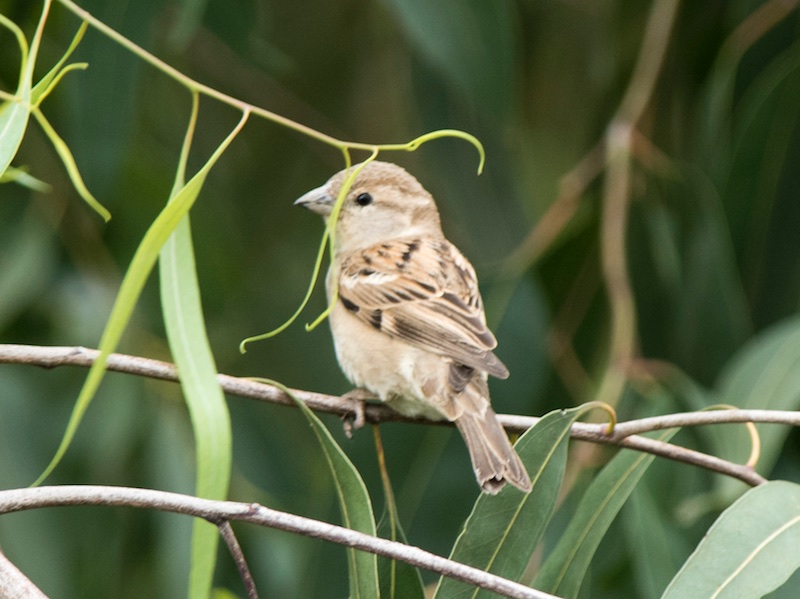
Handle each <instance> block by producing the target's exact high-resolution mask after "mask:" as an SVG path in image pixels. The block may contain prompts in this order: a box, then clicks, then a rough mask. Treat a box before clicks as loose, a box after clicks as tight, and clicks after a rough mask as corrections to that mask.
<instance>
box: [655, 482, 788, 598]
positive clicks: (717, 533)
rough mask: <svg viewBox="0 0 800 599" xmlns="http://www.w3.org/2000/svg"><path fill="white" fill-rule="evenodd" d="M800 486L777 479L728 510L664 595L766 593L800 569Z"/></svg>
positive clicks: (755, 595) (720, 596)
mask: <svg viewBox="0 0 800 599" xmlns="http://www.w3.org/2000/svg"><path fill="white" fill-rule="evenodd" d="M798 547H800V485H797V484H795V483H790V482H786V481H772V482H769V483H766V484H763V485H761V486H759V487H756V488H754V489H751V490H750V491H748V492H747V493H745V494H744V495H742V497H740V498H739V500H738V501H736V502H735V503H734V504H733V505H731V506H730V507H729V508H728V509H727V510H725V511H724V512H723V513H722V515H720V517H719V518H718V519H717V521H716V522H715V523H714V524H713V525H712V526H711V528H710V529H709V531H708V533H706V536H705V538H704V539H703V540H702V541H701V542H700V544H699V545H698V546H697V549H695V551H694V553H692V555H690V556H689V559H688V560H686V563H685V564H684V565H683V567H682V568H681V569H680V571H679V572H678V573H677V574H676V575H675V578H674V579H673V580H672V582H671V583H670V585H669V586H668V587H667V589H666V591H664V595H663V596H662V599H695V598H697V599H700V598H703V599H734V598H741V597H762V596H764V595H766V594H767V593H769V592H771V591H773V590H775V589H777V588H778V587H780V586H781V585H782V584H783V583H784V582H785V581H786V580H787V579H788V578H789V576H791V574H792V573H793V572H795V571H796V570H798V569H800V551H798V549H797V548H798Z"/></svg>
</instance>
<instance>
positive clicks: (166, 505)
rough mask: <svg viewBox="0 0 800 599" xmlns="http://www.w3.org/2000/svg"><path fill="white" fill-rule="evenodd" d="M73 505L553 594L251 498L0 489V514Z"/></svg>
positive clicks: (536, 598)
mask: <svg viewBox="0 0 800 599" xmlns="http://www.w3.org/2000/svg"><path fill="white" fill-rule="evenodd" d="M74 505H90V506H100V505H104V506H126V507H137V508H147V509H156V510H161V511H166V512H175V513H178V514H185V515H189V516H195V517H197V518H203V519H205V520H208V521H209V522H212V523H217V522H224V521H230V520H242V521H244V522H250V523H252V524H257V525H260V526H267V527H270V528H277V529H279V530H284V531H287V532H292V533H296V534H301V535H304V536H308V537H313V538H317V539H323V540H326V541H330V542H332V543H337V544H339V545H343V546H345V547H353V548H355V549H360V550H362V551H368V552H370V553H374V554H376V555H382V556H384V557H388V558H391V559H396V560H401V561H404V562H407V563H409V564H411V565H413V566H417V567H419V568H424V569H426V570H431V571H433V572H436V573H438V574H441V575H443V576H447V577H450V578H455V579H456V580H460V581H463V582H466V583H468V584H473V585H475V586H478V587H481V588H484V589H487V590H490V591H493V592H495V593H498V594H500V595H503V596H505V597H514V598H517V599H557V598H556V597H554V596H553V595H550V594H548V593H544V592H542V591H537V590H535V589H532V588H530V587H527V586H525V585H522V584H519V583H517V582H513V581H510V580H507V579H505V578H501V577H499V576H495V575H494V574H489V573H488V572H484V571H483V570H479V569H477V568H473V567H471V566H467V565H465V564H460V563H458V562H454V561H451V560H449V559H446V558H443V557H441V556H439V555H435V554H433V553H429V552H428V551H424V550H422V549H419V548H417V547H412V546H410V545H404V544H402V543H398V542H396V541H389V540H387V539H381V538H378V537H372V536H370V535H366V534H364V533H361V532H357V531H354V530H350V529H349V528H343V527H341V526H336V525H334V524H328V523H327V522H320V521H318V520H312V519H310V518H304V517H302V516H296V515H294V514H289V513H286V512H280V511H277V510H273V509H270V508H267V507H264V506H262V505H259V504H257V503H239V502H233V501H214V500H211V499H201V498H199V497H192V496H190V495H182V494H179V493H170V492H167V491H156V490H151V489H134V488H129V487H108V486H99V485H64V486H50V487H36V488H27V489H13V490H8V491H0V514H9V513H12V512H19V511H23V510H30V509H36V508H42V507H60V506H74Z"/></svg>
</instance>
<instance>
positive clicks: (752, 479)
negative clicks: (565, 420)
mask: <svg viewBox="0 0 800 599" xmlns="http://www.w3.org/2000/svg"><path fill="white" fill-rule="evenodd" d="M98 353H99V352H98V351H97V350H94V349H87V348H85V347H41V346H36V345H10V344H0V364H2V363H8V364H28V365H32V366H41V367H44V368H55V367H57V366H67V365H70V366H83V367H89V366H91V365H92V363H93V362H94V360H95V359H96V357H97V355H98ZM108 369H109V370H114V371H116V372H124V373H128V374H134V375H138V376H146V377H150V378H156V379H162V380H166V381H177V380H178V375H177V370H176V369H175V366H174V365H173V364H169V363H168V362H161V361H159V360H152V359H150V358H141V357H138V356H129V355H125V354H111V355H110V356H109V358H108ZM217 380H218V381H219V383H220V385H221V386H222V389H223V390H224V391H225V392H226V393H228V394H230V395H236V396H239V397H244V398H248V399H256V400H260V401H266V402H269V403H275V404H279V405H285V406H290V407H294V405H295V404H294V402H293V401H292V400H291V399H290V398H289V397H287V396H286V395H285V394H284V393H283V391H281V390H280V389H277V388H276V387H272V386H270V385H267V384H264V383H260V382H257V381H253V380H250V379H246V378H237V377H233V376H229V375H225V374H219V375H217ZM291 391H292V393H294V394H295V395H296V396H297V397H299V398H300V399H301V400H303V401H304V402H305V403H306V405H308V406H309V407H310V408H311V409H313V410H316V411H318V412H326V413H331V414H337V415H339V416H342V417H348V416H352V415H353V412H354V406H353V403H352V402H351V401H349V400H347V399H343V398H341V397H335V396H332V395H324V394H322V393H314V392H311V391H303V390H301V389H292V390H291ZM498 418H499V420H500V423H501V424H502V425H503V426H504V427H505V428H506V430H508V431H509V432H512V433H524V432H525V431H526V430H528V429H529V428H530V427H532V426H533V425H535V424H536V423H537V422H539V418H536V417H533V416H517V415H512V414H499V415H498ZM365 419H366V422H369V423H370V424H381V423H384V422H410V423H417V424H428V425H431V424H433V425H439V426H450V425H452V423H451V422H447V421H443V420H439V421H436V420H426V419H424V418H408V417H406V416H402V415H401V414H398V413H397V412H395V411H394V410H392V409H391V408H390V407H388V406H386V405H383V404H367V406H366V409H365ZM737 422H738V423H743V422H764V423H775V424H785V425H791V426H800V412H790V411H785V410H783V411H782V410H720V411H707V412H687V413H682V414H669V415H666V416H657V417H653V418H645V419H642V420H631V421H629V422H621V423H618V424H617V425H616V426H615V428H614V432H613V434H611V435H608V434H606V426H607V425H605V424H588V423H582V422H576V423H575V424H574V425H573V426H572V431H571V436H572V438H573V439H578V440H581V441H588V442H591V443H600V444H603V445H615V446H618V447H627V448H629V449H636V450H639V451H646V452H648V453H652V454H654V455H657V456H660V457H663V458H667V459H670V460H675V461H678V462H684V463H686V464H692V465H695V466H700V467H703V468H707V469H709V470H712V471H714V472H719V473H720V474H725V475H727V476H732V477H734V478H738V479H739V480H742V481H743V482H745V483H747V484H749V485H758V484H761V483H763V482H764V478H763V477H761V476H760V475H759V474H757V473H756V472H755V471H754V470H753V469H752V468H750V467H748V466H742V465H739V464H734V463H732V462H728V461H726V460H722V459H720V458H716V457H714V456H709V455H707V454H703V453H700V452H698V451H693V450H690V449H685V448H683V447H678V446H676V445H671V444H669V443H659V442H654V441H653V440H652V439H647V438H645V437H639V436H637V435H638V434H639V433H643V432H648V431H655V430H662V429H667V428H676V427H684V426H703V425H708V424H730V423H737Z"/></svg>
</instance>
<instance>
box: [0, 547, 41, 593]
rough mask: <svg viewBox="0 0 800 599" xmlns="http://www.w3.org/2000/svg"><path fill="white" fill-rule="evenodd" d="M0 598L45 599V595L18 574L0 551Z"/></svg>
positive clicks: (21, 574) (26, 578) (17, 570)
mask: <svg viewBox="0 0 800 599" xmlns="http://www.w3.org/2000/svg"><path fill="white" fill-rule="evenodd" d="M0 597H3V598H4V599H47V595H45V594H44V593H43V592H42V591H41V590H40V589H39V587H37V586H36V585H35V584H33V583H32V582H31V581H30V579H29V578H28V577H27V576H25V575H24V574H23V573H22V572H20V571H19V569H18V568H17V567H16V566H15V565H14V564H12V563H11V562H10V561H9V559H8V558H7V557H6V556H5V555H4V554H3V552H2V551H0Z"/></svg>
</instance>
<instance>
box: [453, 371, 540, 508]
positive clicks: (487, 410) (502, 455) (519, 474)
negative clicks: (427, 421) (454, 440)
mask: <svg viewBox="0 0 800 599" xmlns="http://www.w3.org/2000/svg"><path fill="white" fill-rule="evenodd" d="M469 387H472V385H469V386H468V387H467V389H465V390H464V392H465V393H469V392H470V391H473V392H475V391H478V390H477V389H474V388H473V389H470V388H469ZM481 399H482V400H483V401H481V402H480V403H481V404H483V405H481V406H480V408H481V409H480V410H471V409H465V410H463V411H462V412H461V414H459V415H458V417H456V418H455V424H456V426H457V427H458V430H459V431H460V432H461V436H462V437H464V442H465V443H466V444H467V448H468V449H469V455H470V458H471V459H472V468H473V470H474V471H475V478H477V479H478V484H479V485H480V486H481V489H483V491H484V492H485V493H490V494H491V495H495V494H497V493H498V492H499V491H500V489H502V488H503V485H505V484H506V482H509V483H511V484H512V485H514V486H515V487H517V488H518V489H520V490H521V491H523V492H525V493H528V492H530V490H531V479H530V477H529V476H528V472H527V471H526V470H525V466H524V465H523V464H522V460H520V459H519V456H518V455H517V452H516V451H514V448H513V447H512V446H511V442H510V441H509V440H508V436H507V435H506V431H505V430H504V429H503V427H502V426H501V425H500V422H499V421H498V420H497V415H496V414H495V412H494V410H493V409H492V406H491V405H490V404H489V401H488V399H487V398H486V397H482V398H481Z"/></svg>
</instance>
